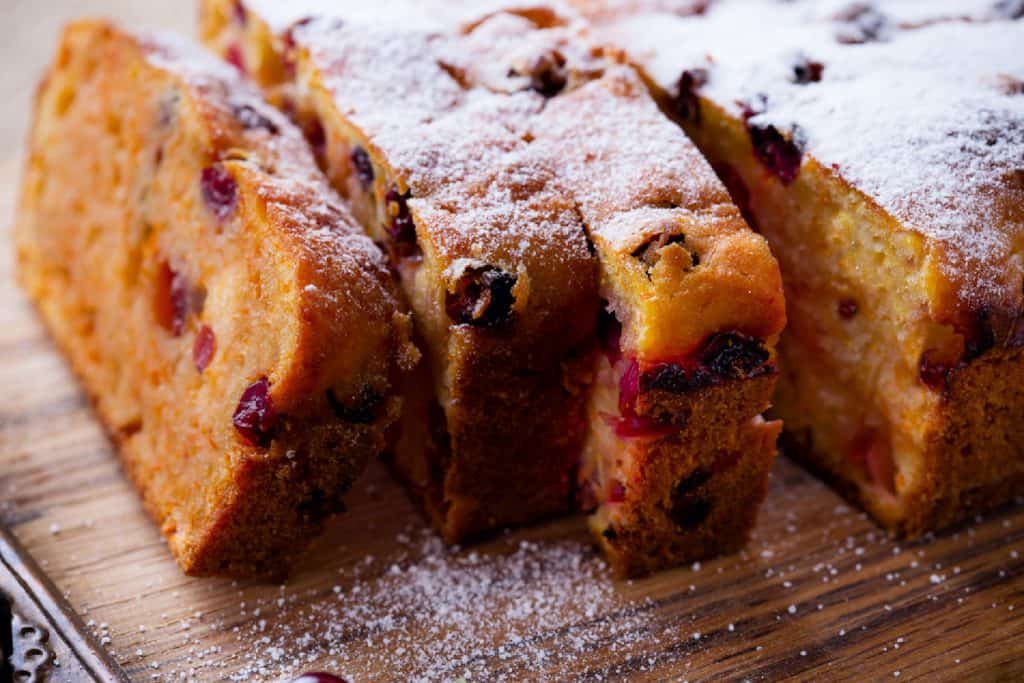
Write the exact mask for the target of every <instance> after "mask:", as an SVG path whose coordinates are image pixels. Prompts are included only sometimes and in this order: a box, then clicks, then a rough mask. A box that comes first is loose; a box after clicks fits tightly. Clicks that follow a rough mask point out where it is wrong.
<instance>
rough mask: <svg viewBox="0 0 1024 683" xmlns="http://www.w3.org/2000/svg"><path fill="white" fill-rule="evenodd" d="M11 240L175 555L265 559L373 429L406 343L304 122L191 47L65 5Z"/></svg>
mask: <svg viewBox="0 0 1024 683" xmlns="http://www.w3.org/2000/svg"><path fill="white" fill-rule="evenodd" d="M15 242H16V248H17V260H18V273H19V278H20V281H21V283H22V285H23V286H24V287H25V289H26V291H27V292H28V293H29V295H30V296H31V298H32V299H33V300H34V302H35V303H36V305H37V306H38V308H39V311H40V313H41V315H42V317H43V320H44V321H45V323H46V325H47V326H48V327H49V329H50V331H51V333H52V335H53V337H54V339H55V340H56V342H57V344H58V345H59V346H60V347H61V349H62V350H63V351H64V353H65V354H66V355H67V356H68V358H69V360H70V361H71V365H72V366H73V368H74V370H75V372H76V373H77V374H78V375H79V377H80V379H81V381H82V383H83V385H84V387H85V389H86V391H87V392H88V393H89V395H90V397H91V398H92V400H93V402H94V405H95V407H96V410H97V412H98V414H99V416H100V418H101V420H102V421H103V423H104V425H105V426H106V428H107V429H108V430H109V432H110V434H111V436H112V437H113V439H114V440H115V441H116V442H117V444H118V446H119V451H120V455H121V459H122V461H123V463H124V466H125V469H126V470H127V472H128V474H129V475H130V476H131V478H132V479H133V480H134V482H135V484H136V485H137V487H138V489H139V491H140V492H141V494H142V497H143V500H144V501H145V504H146V507H147V508H148V509H149V511H150V512H151V513H152V515H153V516H154V518H155V519H156V520H157V522H158V523H159V524H160V525H161V529H162V531H163V533H164V535H165V536H166V538H167V542H168V544H169V545H170V547H171V550H172V551H173V553H174V555H175V556H176V558H177V559H178V562H179V563H180V565H181V567H182V568H183V569H184V570H185V571H186V572H187V573H189V574H193V575H210V574H230V575H235V576H248V575H254V574H256V575H267V574H277V573H280V572H281V571H282V570H283V569H284V568H285V567H286V565H287V562H288V560H289V559H290V558H292V557H293V556H295V555H296V554H297V553H298V552H299V551H300V550H302V548H303V546H304V545H305V544H306V542H307V541H308V540H309V537H310V536H311V535H312V534H314V533H315V532H316V531H317V530H318V529H319V528H320V526H321V523H322V522H323V520H324V518H325V517H326V516H327V515H328V514H330V513H332V512H336V511H338V510H341V509H342V508H343V506H342V501H341V498H342V495H343V493H344V492H345V490H346V489H347V488H348V487H349V485H350V484H351V482H352V480H353V479H354V478H355V477H356V475H358V474H359V472H360V471H361V470H362V468H363V466H364V465H365V463H366V462H367V461H368V459H369V458H371V457H372V456H373V455H374V454H376V453H378V452H380V451H381V450H382V449H383V447H384V433H385V430H386V429H387V427H388V425H390V424H391V423H392V422H393V421H394V420H395V419H396V417H397V413H398V407H399V405H398V399H397V398H395V390H396V386H397V385H398V384H399V382H400V376H399V367H400V366H405V367H408V366H410V365H411V364H412V363H413V362H414V361H415V359H416V352H415V349H414V348H413V347H412V346H411V345H410V343H409V342H408V336H409V328H410V325H409V324H408V318H407V316H406V315H405V314H403V313H401V312H400V310H399V308H398V304H397V295H396V292H395V291H394V290H393V285H392V282H391V278H390V274H389V272H388V268H387V264H386V262H385V261H384V258H383V256H382V254H381V253H380V252H379V250H378V249H377V248H376V246H375V245H374V244H373V243H372V242H371V241H370V240H368V239H367V238H366V237H365V236H364V235H363V234H362V231H361V230H359V228H358V226H357V225H356V224H355V222H354V220H353V219H352V218H351V217H350V214H349V213H348V210H347V209H346V207H345V206H344V205H343V204H342V203H341V201H340V200H339V199H338V198H337V196H336V195H335V194H334V193H333V191H332V190H330V188H329V187H328V185H327V183H326V181H325V180H324V179H323V177H322V175H321V174H320V172H319V171H318V170H317V168H316V165H315V162H314V161H313V158H312V156H311V154H310V152H309V149H308V147H307V145H306V143H305V141H304V140H303V138H302V136H301V134H300V132H299V131H298V130H297V129H296V128H295V127H294V126H293V125H292V124H291V123H290V122H289V121H288V120H287V119H286V118H285V117H283V116H282V115H280V114H279V113H277V112H276V111H274V110H273V109H271V108H270V107H268V106H267V105H266V104H264V103H263V101H262V100H261V99H260V96H259V94H258V93H257V92H256V91H255V90H254V89H253V88H252V87H251V86H249V85H247V84H246V83H244V82H243V81H242V80H241V78H240V77H239V76H238V74H237V73H236V72H235V71H234V70H232V69H230V68H229V67H226V66H225V65H223V63H222V62H220V61H219V60H216V59H215V58H213V57H212V56H209V55H207V54H206V53H204V52H202V51H200V50H199V49H198V48H193V47H190V46H188V45H183V44H178V43H177V42H175V41H173V40H170V39H157V38H137V37H133V36H131V35H129V34H126V33H123V32H121V31H120V30H118V29H116V28H114V27H113V26H111V25H109V24H105V23H99V22H80V23H76V24H73V25H71V26H69V27H68V28H67V29H66V30H65V32H64V34H63V38H62V40H61V44H60V48H59V50H58V52H57V55H56V58H55V60H54V63H53V65H52V66H51V68H50V70H49V72H48V73H47V75H46V77H45V78H44V80H43V83H42V85H41V87H40V89H39V92H38V95H37V98H36V118H35V123H34V125H33V128H32V132H31V135H30V139H29V145H28V160H27V164H26V171H25V179H24V185H23V188H22V192H21V200H20V206H19V210H18V214H17V219H16V226H15Z"/></svg>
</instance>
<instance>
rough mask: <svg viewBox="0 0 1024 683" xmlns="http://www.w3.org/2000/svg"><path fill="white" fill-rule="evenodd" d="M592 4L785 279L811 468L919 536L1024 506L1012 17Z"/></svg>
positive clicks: (791, 352) (1022, 147) (809, 6)
mask: <svg viewBox="0 0 1024 683" xmlns="http://www.w3.org/2000/svg"><path fill="white" fill-rule="evenodd" d="M576 4H577V6H579V7H580V8H581V9H582V10H583V11H584V12H585V13H590V12H593V13H594V14H593V16H595V18H597V20H598V23H599V26H598V28H597V29H596V30H597V31H598V32H599V33H600V34H601V35H602V36H603V37H604V38H605V39H607V40H610V41H613V42H615V43H617V44H619V45H620V46H622V47H623V48H625V49H626V50H627V51H629V53H630V55H631V57H632V58H633V59H634V60H635V61H636V62H637V63H638V64H639V65H641V67H642V69H643V71H644V73H645V76H646V79H647V80H648V82H649V83H650V85H651V86H652V88H653V89H654V91H655V92H656V93H657V94H658V96H659V97H660V99H661V100H662V103H663V105H664V108H665V109H666V111H672V112H673V113H674V114H675V115H676V118H677V120H678V122H679V123H680V124H681V125H682V126H683V127H684V128H685V129H686V131H687V133H689V135H690V137H691V138H692V139H693V140H694V141H695V142H696V143H697V145H698V146H699V147H700V149H701V151H702V152H703V153H704V154H705V155H706V156H707V157H708V159H709V160H710V161H711V162H712V163H713V164H714V165H715V168H716V169H717V170H719V172H720V174H721V175H722V177H723V180H725V181H726V183H727V185H728V186H729V187H730V190H732V191H733V195H734V197H736V199H737V202H738V203H739V202H741V200H742V203H743V204H745V205H746V208H747V210H748V211H749V213H750V215H751V217H752V219H753V221H754V222H755V223H756V225H757V227H758V228H759V230H760V231H761V232H762V234H764V235H765V237H767V238H768V241H769V243H770V244H771V246H772V248H773V251H774V253H775V254H776V256H777V257H778V259H779V263H780V265H781V267H782V275H783V280H784V284H785V289H786V299H787V306H788V312H789V328H788V330H787V333H786V335H784V337H783V340H782V342H781V344H780V348H779V365H780V373H781V374H780V379H779V390H778V392H777V394H776V396H775V398H774V400H773V403H774V405H775V410H774V412H775V414H777V415H778V416H780V417H782V418H783V419H784V420H785V424H786V428H787V440H788V443H789V444H790V448H789V450H790V451H791V452H792V454H793V455H794V456H795V457H797V458H798V459H800V460H802V461H803V462H805V463H807V464H808V465H810V467H812V468H813V469H815V470H817V471H819V472H821V473H823V474H824V475H825V476H826V477H827V478H828V479H829V480H831V481H832V482H834V483H835V484H836V486H837V487H838V488H839V490H840V491H841V492H843V493H844V494H846V495H847V496H848V497H850V498H851V499H853V500H855V501H857V502H859V503H861V504H862V505H863V506H864V507H865V508H866V509H867V510H868V511H869V512H871V513H872V514H873V515H874V516H875V517H876V518H877V519H878V520H879V521H880V522H882V523H883V524H885V525H886V526H889V527H892V528H894V529H897V530H900V531H902V532H905V533H908V534H918V533H921V532H923V531H926V530H929V529H935V528H938V527H942V526H944V525H947V524H950V523H953V522H956V521H958V520H960V519H962V518H964V517H965V516H967V515H969V514H971V513H973V512H975V511H980V510H984V509H986V508H990V507H992V506H994V505H998V504H1000V503H1002V502H1005V501H1007V500H1009V499H1010V498H1012V497H1013V496H1015V495H1020V494H1022V493H1024V428H1022V425H1021V422H1020V419H1019V415H1020V414H1021V412H1022V411H1024V388H1022V387H1024V382H1022V380H1024V355H1022V353H1024V352H1022V351H1021V349H1020V347H1021V342H1020V339H1021V337H1020V335H1019V334H1018V331H1019V330H1020V328H1021V324H1020V320H1021V317H1022V310H1024V309H1022V301H1024V299H1022V282H1024V270H1022V265H1021V263H1022V261H1021V255H1022V252H1021V249H1022V244H1024V242H1022V234H1024V208H1022V207H1024V182H1022V181H1021V179H1022V177H1024V171H1022V168H1024V161H1022V160H1024V125H1022V122H1024V98H1021V97H1020V95H1019V94H1017V90H1016V89H1015V88H1014V87H1013V86H1012V84H1013V83H1016V82H1019V81H1020V80H1021V79H1022V77H1024V52H1022V51H1021V50H1020V49H1016V46H1019V45H1021V44H1022V43H1024V23H1022V22H1021V21H1020V20H1019V19H1015V17H1014V13H1013V12H1012V11H1006V5H1007V3H993V2H988V1H987V0H986V1H984V2H982V1H980V0H978V1H968V2H959V3H951V2H936V3H918V2H913V1H911V0H904V1H897V2H887V3H880V2H879V3H849V4H848V5H845V6H840V5H833V3H810V2H793V3H785V4H783V3H777V2H768V1H760V0H759V1H755V2H731V1H729V0H720V1H719V2H713V3H710V5H709V7H708V8H707V9H706V11H704V12H702V13H701V14H700V15H699V16H697V15H692V14H691V15H683V14H678V13H671V12H667V11H665V8H664V7H663V3H659V2H658V1H657V0H629V1H626V0H623V2H621V3H618V2H614V1H612V0H607V1H603V2H596V1H595V2H591V1H589V0H578V2H576ZM1010 4H1012V3H1010ZM610 5H612V6H617V7H613V8H612V9H609V6H610ZM695 72H700V73H702V74H705V77H704V78H702V79H701V82H700V83H699V85H696V84H695V82H694V81H693V80H692V79H689V80H687V79H685V78H682V77H681V76H680V74H684V75H685V74H687V73H695ZM681 85H685V86H686V87H680V86H681ZM692 111H699V112H700V116H699V117H694V116H692V115H686V114H688V113H689V112H692Z"/></svg>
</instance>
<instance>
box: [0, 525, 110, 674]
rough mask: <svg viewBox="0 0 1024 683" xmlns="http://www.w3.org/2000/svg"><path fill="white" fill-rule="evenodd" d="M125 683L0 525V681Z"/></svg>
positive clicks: (16, 543)
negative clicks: (96, 682) (99, 682)
mask: <svg viewBox="0 0 1024 683" xmlns="http://www.w3.org/2000/svg"><path fill="white" fill-rule="evenodd" d="M11 680H13V681H17V683H49V682H57V681H69V682H78V681H89V680H92V681H103V682H104V683H106V682H108V681H109V682H111V683H127V681H128V680H129V679H128V676H127V675H126V674H125V672H124V670H123V669H121V667H120V666H119V665H118V664H117V662H115V661H114V660H113V658H111V657H110V655H109V654H107V652H106V651H105V650H103V648H101V647H100V646H99V645H98V644H97V643H96V641H95V639H94V638H93V637H92V635H91V634H90V633H89V631H88V630H87V629H86V627H85V625H84V624H83V623H82V620H81V619H79V618H78V615H77V614H75V611H74V610H73V609H72V608H71V605H69V604H68V602H67V600H65V599H64V598H63V597H61V595H60V593H59V591H58V590H57V588H56V586H54V585H53V582H51V581H50V579H49V578H48V577H47V576H46V574H45V573H44V572H43V571H42V570H41V569H40V568H39V566H38V565H37V564H36V563H35V562H34V561H33V560H32V558H31V557H29V555H28V553H27V552H26V551H25V549H24V548H22V547H21V545H20V544H19V543H18V541H17V539H15V538H14V536H13V534H11V533H10V532H9V531H8V530H7V529H6V528H5V527H4V526H3V525H0V683H6V682H7V681H11Z"/></svg>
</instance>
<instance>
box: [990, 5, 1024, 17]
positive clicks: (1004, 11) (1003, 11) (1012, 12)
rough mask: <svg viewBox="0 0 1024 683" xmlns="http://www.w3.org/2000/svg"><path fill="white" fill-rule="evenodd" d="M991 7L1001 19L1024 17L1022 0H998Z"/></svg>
mask: <svg viewBox="0 0 1024 683" xmlns="http://www.w3.org/2000/svg"><path fill="white" fill-rule="evenodd" d="M993 9H994V10H995V13H996V16H998V17H1002V18H1003V19H1020V18H1022V17H1024V0H999V2H997V3H996V4H995V7H994V8H993Z"/></svg>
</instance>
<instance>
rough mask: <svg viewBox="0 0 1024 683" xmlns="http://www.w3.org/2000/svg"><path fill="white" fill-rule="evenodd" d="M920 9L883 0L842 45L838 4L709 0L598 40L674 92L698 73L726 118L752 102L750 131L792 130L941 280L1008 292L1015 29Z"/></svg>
mask: <svg viewBox="0 0 1024 683" xmlns="http://www.w3.org/2000/svg"><path fill="white" fill-rule="evenodd" d="M633 4H634V5H636V4H645V3H633ZM646 4H648V5H649V4H652V3H646ZM929 7H930V8H931V9H930V10H926V8H925V7H924V6H923V5H922V3H920V2H914V1H911V0H907V1H905V2H893V3H886V4H885V5H884V6H881V10H880V12H881V13H880V15H879V16H880V18H878V19H877V24H878V26H880V27H881V28H879V29H878V31H877V34H878V37H877V38H873V39H868V40H866V41H865V42H864V43H863V44H848V43H845V42H842V41H843V40H847V39H848V38H849V36H848V35H847V33H845V32H847V29H848V28H849V26H848V24H849V22H848V21H845V20H841V19H840V18H841V17H843V16H844V15H843V14H842V12H841V11H840V8H841V3H831V4H828V3H826V5H822V4H818V3H808V2H793V3H786V4H782V3H778V2H773V1H770V0H760V1H754V2H725V1H724V0H720V1H719V2H716V3H712V5H711V7H710V9H709V10H708V11H707V12H705V14H704V15H703V16H700V17H693V16H685V17H684V16H679V15H676V14H670V13H666V12H655V13H643V12H641V13H640V14H636V15H632V16H629V17H625V18H622V19H621V20H619V21H616V22H614V23H613V24H612V25H611V26H610V27H608V28H607V29H606V33H605V34H606V35H607V36H609V37H611V38H612V39H613V40H615V41H617V42H621V43H622V44H625V45H626V46H627V47H634V48H635V50H634V54H635V56H636V57H637V58H638V59H639V60H640V61H641V62H642V63H643V64H644V65H645V67H646V68H647V69H648V70H649V72H650V74H651V75H652V77H653V78H654V79H655V80H656V81H657V82H658V84H659V85H660V87H661V88H663V89H664V90H665V91H666V92H669V93H670V94H674V92H675V89H676V83H677V81H678V79H679V77H680V73H681V72H682V70H684V69H693V68H704V69H707V70H708V73H709V76H708V82H707V84H706V85H705V86H704V87H702V88H701V91H700V92H701V94H702V95H705V96H707V97H709V98H711V99H713V100H714V101H716V102H718V103H719V104H721V105H722V106H725V107H726V108H727V109H729V110H730V111H732V112H733V113H735V114H737V115H739V114H740V113H741V112H742V110H743V109H744V107H747V106H750V105H751V104H753V105H754V106H753V107H752V108H753V109H754V111H755V112H761V113H759V114H758V115H757V116H754V117H753V118H752V119H751V123H752V124H755V125H756V124H762V125H764V124H771V125H774V126H776V127H777V128H778V129H779V130H784V131H787V132H789V133H790V134H792V135H794V137H795V138H796V139H797V140H798V141H799V142H801V143H802V144H803V145H804V148H805V152H807V153H808V154H810V155H811V156H812V157H813V158H815V159H817V160H818V161H819V162H820V163H822V164H823V165H825V166H830V167H832V168H834V169H835V170H836V172H837V173H839V174H841V175H842V177H843V178H844V179H846V180H847V181H848V182H850V183H851V184H852V185H854V186H855V187H857V188H858V189H860V190H861V191H863V192H864V193H865V194H866V195H868V196H869V197H870V198H871V199H872V200H873V201H875V202H876V203H877V204H878V205H879V206H881V207H882V208H883V209H885V210H886V211H888V212H889V213H890V214H891V215H892V216H893V217H894V218H896V219H897V220H899V221H901V222H902V223H903V224H905V225H906V226H907V227H909V228H911V229H915V230H918V231H919V232H921V233H922V234H923V235H925V236H926V237H928V238H930V239H932V240H935V241H936V242H939V243H941V244H942V251H943V252H944V253H943V258H944V265H945V266H946V268H947V274H948V275H949V276H950V279H951V280H953V281H954V282H959V281H961V280H962V279H964V278H965V274H969V275H967V276H966V279H968V280H969V281H968V282H964V283H963V285H964V287H965V288H966V291H965V294H966V295H967V297H966V298H968V299H969V300H972V301H974V302H975V303H976V304H977V303H985V302H1004V301H1011V302H1012V301H1016V300H1018V299H1019V291H1018V290H1019V282H1020V264H1019V263H1018V262H1017V258H1016V257H1015V256H1014V250H1015V249H1018V248H1019V246H1018V245H1019V240H1020V236H1021V234H1022V233H1024V216H1022V213H1021V211H1020V209H1019V207H1020V206H1021V203H1022V202H1024V182H1022V180H1021V173H1022V170H1021V169H1022V167H1024V125H1022V122H1024V97H1020V96H1019V95H1016V94H1012V93H1011V92H1010V90H1012V86H1009V85H1008V83H1011V82H1012V81H1013V79H1016V80H1018V81H1019V80H1020V79H1021V78H1022V77H1024V51H1022V50H1019V49H1014V47H1013V46H1014V45H1019V44H1021V43H1022V41H1024V24H1022V23H1021V22H1009V21H999V20H996V19H998V16H997V15H996V14H994V12H993V9H992V4H991V3H984V4H981V3H963V4H960V5H959V6H957V7H954V6H953V5H951V4H950V3H945V2H943V3H937V4H929ZM965 18H970V19H974V20H976V21H972V22H967V21H964V19H965ZM989 19H992V20H991V21H988V20H989ZM922 26H923V28H922ZM872 30H873V29H872ZM801 55H802V56H805V57H807V58H810V59H813V60H815V61H816V62H820V63H821V64H823V65H824V74H823V76H822V78H821V80H820V82H813V83H804V84H801V83H797V82H795V80H794V79H793V77H792V69H793V66H792V65H793V64H794V62H795V61H796V59H797V58H798V57H799V56H801ZM1007 79H1009V81H1008V80H1007Z"/></svg>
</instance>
